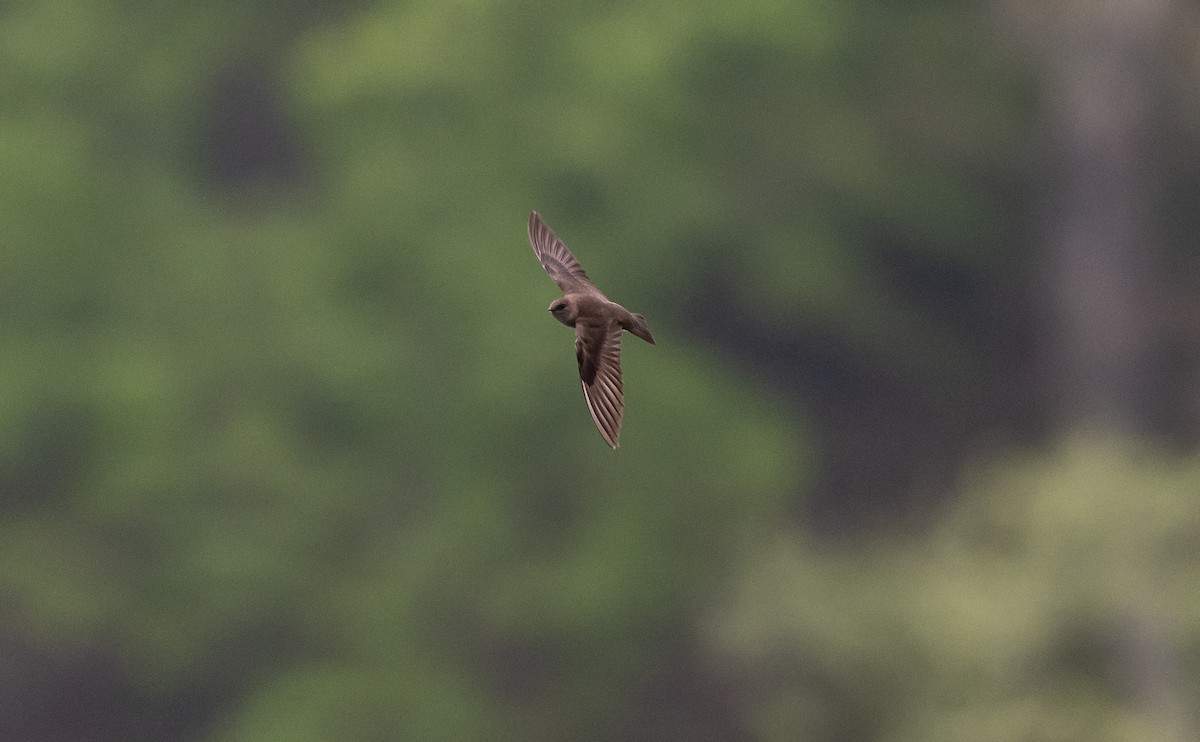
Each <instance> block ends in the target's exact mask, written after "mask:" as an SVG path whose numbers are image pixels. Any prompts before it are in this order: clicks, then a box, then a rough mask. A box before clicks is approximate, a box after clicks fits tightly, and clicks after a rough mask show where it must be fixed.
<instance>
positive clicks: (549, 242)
mask: <svg viewBox="0 0 1200 742" xmlns="http://www.w3.org/2000/svg"><path fill="white" fill-rule="evenodd" d="M529 244H530V245H532V246H533V253H534V255H537V259H538V262H539V263H541V264H542V268H544V269H545V270H546V273H548V274H549V275H550V278H552V279H554V282H555V283H556V284H558V287H559V288H560V289H562V292H563V293H564V294H571V293H580V292H584V293H594V294H598V295H600V296H604V295H603V294H601V293H600V290H599V289H597V288H596V285H595V284H593V283H592V281H591V279H590V278H588V276H587V273H585V272H584V270H583V266H581V265H579V261H578V260H576V259H575V256H574V255H572V254H571V251H570V250H568V249H567V246H566V244H565V243H564V242H563V241H562V240H560V239H559V238H558V235H556V234H554V230H552V229H550V227H548V226H547V225H546V223H545V222H544V221H542V217H541V215H540V214H538V213H537V212H536V211H533V212H530V214H529Z"/></svg>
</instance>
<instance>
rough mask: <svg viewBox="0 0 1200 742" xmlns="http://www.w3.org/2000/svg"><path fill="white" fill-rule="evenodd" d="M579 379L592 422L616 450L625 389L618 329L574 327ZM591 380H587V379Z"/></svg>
mask: <svg viewBox="0 0 1200 742" xmlns="http://www.w3.org/2000/svg"><path fill="white" fill-rule="evenodd" d="M575 348H576V356H577V357H578V360H579V378H580V384H581V385H582V386H583V398H584V400H586V401H587V407H588V412H589V413H591V415H592V422H594V423H595V424H596V429H597V430H599V431H600V435H601V436H602V437H603V438H604V442H605V443H607V444H608V445H609V446H611V447H613V448H616V447H617V446H618V445H620V440H621V418H622V417H623V416H624V413H625V387H624V385H623V384H622V382H621V326H620V325H617V324H613V325H612V326H610V327H594V326H593V327H585V326H584V325H582V324H580V325H576V327H575ZM589 375H590V376H591V377H592V378H590V379H589V378H588V376H589Z"/></svg>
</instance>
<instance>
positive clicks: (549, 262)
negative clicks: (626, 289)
mask: <svg viewBox="0 0 1200 742" xmlns="http://www.w3.org/2000/svg"><path fill="white" fill-rule="evenodd" d="M529 243H530V244H531V245H532V246H533V252H534V254H535V255H537V258H538V262H540V263H541V264H542V267H543V268H544V269H545V270H546V273H548V274H549V275H550V278H552V279H554V282H555V283H556V284H558V287H559V288H560V289H561V290H562V292H563V295H562V298H560V299H555V300H554V301H553V302H551V304H550V313H551V314H552V315H554V318H555V319H557V320H558V321H559V322H562V323H563V324H564V325H567V326H568V327H574V328H575V358H576V360H577V361H578V362H579V379H580V383H581V384H582V385H583V396H584V399H585V400H586V401H587V405H588V411H589V412H590V413H591V414H592V421H593V422H595V423H596V428H597V429H598V430H599V431H600V435H601V436H603V437H604V441H605V442H606V443H608V445H610V446H612V447H613V448H616V447H617V446H618V445H619V444H620V437H621V419H622V417H623V415H624V411H625V389H624V386H623V384H622V381H621V332H622V331H626V330H627V331H629V332H631V333H633V334H634V335H636V336H638V337H640V338H641V339H643V340H645V341H646V342H648V343H650V344H651V345H654V336H653V335H651V334H650V328H649V326H648V325H647V324H646V318H645V317H643V316H642V315H640V314H634V313H633V312H630V311H628V310H627V309H625V307H623V306H621V305H620V304H617V303H616V302H613V301H609V299H608V297H606V296H605V295H604V294H603V293H601V292H600V289H598V288H596V286H595V284H593V283H592V281H591V279H589V278H588V276H587V273H585V272H584V270H583V267H582V266H580V265H579V261H578V260H576V259H575V256H574V255H572V254H571V251H570V250H568V249H567V246H566V244H564V243H563V241H562V240H560V239H559V238H558V237H557V236H556V235H555V234H554V232H553V231H552V230H551V229H550V227H548V226H546V223H545V222H543V221H542V218H541V216H539V215H538V213H537V212H536V211H535V212H532V213H531V214H530V215H529Z"/></svg>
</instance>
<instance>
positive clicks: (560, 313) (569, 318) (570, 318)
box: [550, 296, 579, 327]
mask: <svg viewBox="0 0 1200 742" xmlns="http://www.w3.org/2000/svg"><path fill="white" fill-rule="evenodd" d="M550 314H552V315H554V319H556V320H558V321H559V322H561V323H563V324H564V325H566V326H567V327H574V326H575V320H576V319H578V318H579V309H578V307H576V306H575V302H573V301H571V300H570V299H568V298H566V297H565V296H564V297H563V298H561V299H555V300H554V302H552V303H551V304H550Z"/></svg>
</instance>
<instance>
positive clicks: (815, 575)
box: [707, 438, 1200, 741]
mask: <svg viewBox="0 0 1200 742" xmlns="http://www.w3.org/2000/svg"><path fill="white" fill-rule="evenodd" d="M963 489H964V493H965V496H964V498H963V499H962V500H961V501H960V502H959V503H958V504H956V505H954V506H953V507H951V508H950V510H949V511H948V512H947V513H945V514H944V518H943V519H942V521H941V522H940V523H939V525H938V526H937V527H936V528H935V529H934V531H933V532H932V533H929V534H922V536H921V537H920V538H912V537H911V536H910V537H899V538H891V539H887V540H884V541H880V542H877V543H876V544H875V545H874V546H873V547H872V548H870V549H864V550H860V551H858V552H856V553H854V554H846V553H844V552H842V551H840V550H838V549H837V548H830V546H829V545H827V544H821V543H814V542H813V541H812V540H811V539H806V538H804V537H803V536H802V535H801V536H797V535H796V534H789V535H788V536H787V537H786V538H779V539H776V540H774V541H772V542H770V543H767V544H764V545H760V546H759V547H758V548H752V549H750V550H749V551H747V553H746V555H745V556H744V557H743V559H744V561H745V564H746V566H745V567H744V568H743V570H742V575H741V576H740V577H738V578H737V579H736V580H735V581H734V586H733V587H732V589H731V591H730V594H729V596H728V597H727V598H726V599H725V603H724V606H723V607H719V608H717V609H716V610H715V611H714V613H713V615H712V616H711V617H710V618H709V620H708V622H707V625H708V627H709V628H708V632H707V635H708V643H709V646H710V647H712V650H713V652H714V657H715V658H717V661H719V662H720V663H721V664H722V667H724V668H726V671H727V672H732V673H733V674H734V675H737V676H739V677H740V678H741V680H742V682H741V694H742V701H743V703H742V704H741V707H742V708H743V709H744V710H745V713H746V717H745V718H746V723H747V726H748V727H750V728H752V729H753V730H755V735H754V736H755V738H757V739H766V740H771V739H780V740H783V739H797V738H800V739H805V738H811V739H833V738H841V737H842V735H845V734H847V729H850V730H853V731H852V732H851V734H850V736H856V737H858V738H861V739H885V740H905V741H907V740H961V739H978V740H1018V739H1037V740H1084V739H1090V740H1114V741H1116V740H1180V739H1188V738H1190V737H1191V736H1192V734H1193V732H1194V724H1195V713H1196V698H1197V697H1200V695H1198V693H1197V691H1200V674H1198V673H1197V650H1198V649H1200V605H1198V604H1197V602H1196V599H1195V596H1196V594H1197V590H1198V589H1200V570H1197V568H1196V556H1197V545H1198V544H1200V505H1198V504H1197V501H1196V493H1197V492H1198V491H1200V467H1198V466H1197V463H1196V461H1195V460H1194V459H1179V458H1178V457H1174V456H1167V455H1163V454H1161V453H1158V452H1156V451H1155V450H1154V449H1153V448H1151V447H1147V446H1142V445H1136V444H1130V443H1129V442H1127V441H1120V440H1115V439H1107V440H1106V439H1084V438H1079V439H1071V440H1068V441H1065V442H1063V443H1062V444H1061V445H1060V446H1058V447H1057V448H1056V449H1055V450H1053V451H1049V452H1046V453H1044V454H1040V455H1036V456H1031V455H1029V454H1011V455H1009V456H1005V457H1000V458H998V459H997V460H996V461H994V462H992V463H990V464H988V465H985V466H977V467H974V468H972V469H971V475H970V476H969V477H968V478H967V479H966V480H965V481H964V482H963ZM730 668H733V669H732V670H731V669H730ZM1164 679H1166V680H1168V681H1169V683H1166V684H1164V682H1163V681H1164Z"/></svg>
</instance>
